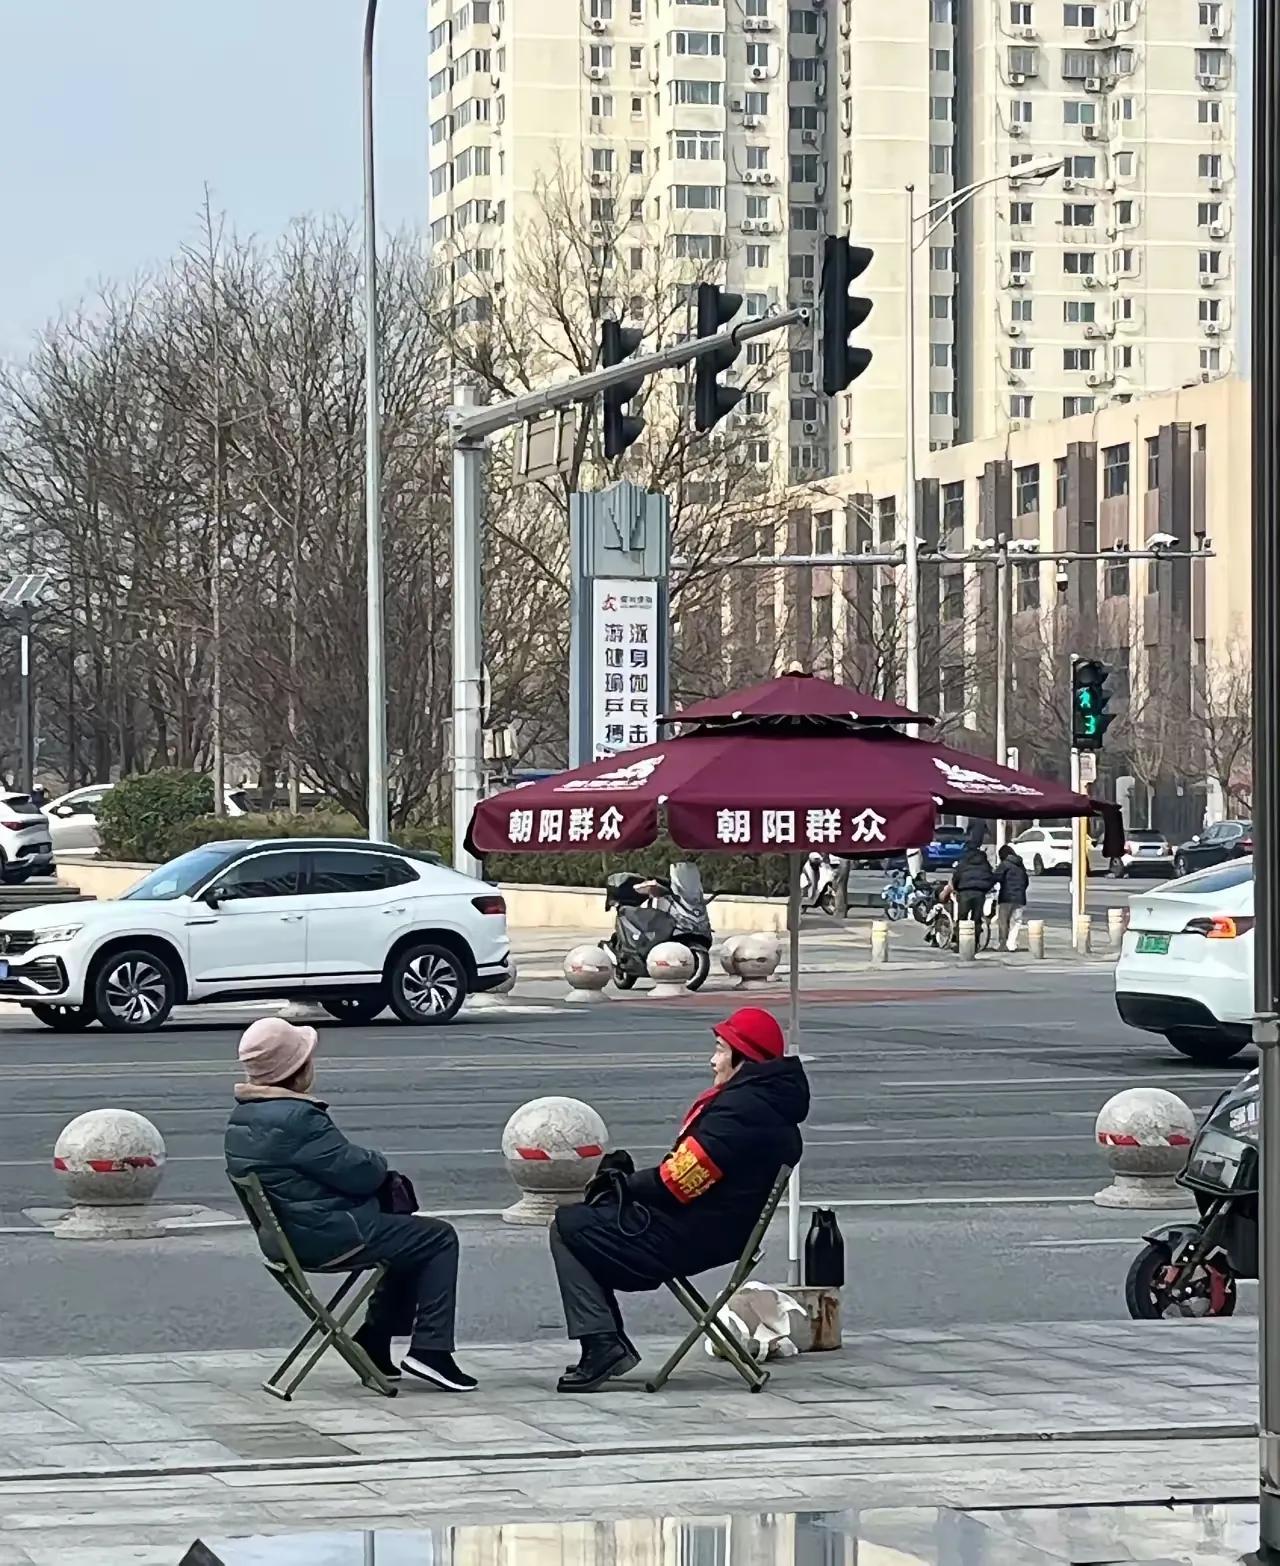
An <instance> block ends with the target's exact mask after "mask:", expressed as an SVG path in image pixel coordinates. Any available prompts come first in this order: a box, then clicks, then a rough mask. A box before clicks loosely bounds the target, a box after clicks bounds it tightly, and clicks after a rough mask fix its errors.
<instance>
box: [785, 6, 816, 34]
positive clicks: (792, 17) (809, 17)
mask: <svg viewBox="0 0 1280 1566" xmlns="http://www.w3.org/2000/svg"><path fill="white" fill-rule="evenodd" d="M787 31H788V32H789V33H799V34H800V35H802V36H805V37H810V38H814V37H816V36H817V33H818V13H817V12H816V11H813V10H809V11H792V12H790V13H789V14H788V16H787Z"/></svg>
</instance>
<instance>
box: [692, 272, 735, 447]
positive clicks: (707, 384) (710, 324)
mask: <svg viewBox="0 0 1280 1566" xmlns="http://www.w3.org/2000/svg"><path fill="white" fill-rule="evenodd" d="M741 309H742V295H741V294H730V293H726V292H725V290H724V289H723V288H721V287H720V286H719V285H718V284H716V283H699V284H698V336H699V337H714V336H715V335H716V333H717V332H719V331H721V330H722V329H723V328H724V327H726V326H728V324H729V322H730V321H732V320H733V318H734V316H735V315H737V313H738V311H739V310H741ZM741 352H742V349H741V348H717V349H715V350H714V352H712V353H704V354H702V355H701V357H700V358H698V359H697V360H696V361H695V364H694V372H693V427H694V429H696V430H701V431H702V432H703V433H704V434H705V432H706V431H707V430H709V429H714V427H715V426H716V425H717V424H719V422H720V420H721V419H723V418H724V416H725V414H726V413H732V412H733V410H734V409H735V408H736V407H737V406H738V404H739V403H740V402H741V401H742V399H743V397H745V396H746V391H745V390H744V389H743V388H742V387H741V386H721V384H720V376H721V375H723V373H724V372H725V371H726V370H727V369H728V368H729V366H730V365H731V364H732V363H733V361H734V360H735V359H736V358H737V357H738V355H739V354H740V353H741Z"/></svg>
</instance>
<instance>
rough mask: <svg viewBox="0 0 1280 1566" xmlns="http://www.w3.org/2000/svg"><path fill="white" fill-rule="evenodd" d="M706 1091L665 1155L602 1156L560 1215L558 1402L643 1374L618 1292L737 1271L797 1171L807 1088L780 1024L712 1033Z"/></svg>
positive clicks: (752, 1013)
mask: <svg viewBox="0 0 1280 1566" xmlns="http://www.w3.org/2000/svg"><path fill="white" fill-rule="evenodd" d="M712 1031H713V1033H714V1034H715V1037H716V1046H715V1052H714V1053H713V1055H712V1057H711V1071H712V1085H711V1087H710V1088H708V1090H707V1091H706V1092H705V1093H702V1094H700V1095H699V1097H698V1098H696V1099H695V1100H694V1102H693V1105H692V1107H691V1108H690V1110H689V1112H688V1114H687V1115H686V1116H685V1118H684V1121H683V1123H682V1124H681V1127H680V1131H679V1134H678V1136H677V1137H676V1141H675V1146H674V1147H673V1148H672V1150H671V1152H670V1153H668V1154H667V1156H666V1157H665V1158H664V1159H663V1160H662V1162H661V1163H660V1164H659V1165H658V1166H657V1167H656V1168H654V1169H641V1170H638V1171H637V1170H636V1169H635V1168H634V1166H633V1165H632V1164H631V1160H630V1158H628V1157H627V1155H626V1154H618V1153H614V1154H609V1155H607V1157H606V1161H605V1167H604V1168H603V1169H602V1172H601V1173H600V1174H598V1175H597V1176H596V1178H595V1179H594V1180H593V1181H592V1183H591V1185H590V1186H588V1188H587V1199H586V1201H585V1202H583V1203H581V1204H579V1205H574V1206H570V1207H562V1208H561V1209H560V1210H559V1212H558V1213H557V1214H556V1217H555V1220H554V1221H553V1223H552V1225H551V1256H552V1260H553V1261H554V1263H555V1269H556V1278H557V1281H558V1283H559V1285H560V1297H561V1300H562V1302H563V1305H564V1313H565V1323H566V1325H567V1327H568V1330H569V1336H570V1337H571V1338H576V1339H577V1340H578V1341H579V1343H580V1345H581V1349H582V1355H581V1359H580V1360H579V1362H578V1364H577V1365H576V1366H575V1367H574V1368H573V1369H572V1370H569V1371H566V1372H565V1374H564V1375H563V1376H562V1377H561V1378H560V1381H559V1383H558V1386H557V1390H558V1391H560V1392H594V1391H595V1390H596V1388H597V1387H600V1386H602V1385H603V1384H604V1383H605V1382H606V1381H610V1380H612V1379H613V1378H614V1377H616V1376H621V1375H624V1374H625V1373H626V1372H627V1371H628V1370H632V1369H634V1368H635V1366H636V1365H638V1364H639V1362H640V1356H639V1355H638V1354H637V1353H636V1351H635V1348H634V1346H633V1345H632V1343H631V1341H630V1340H629V1339H628V1337H627V1335H626V1332H625V1330H624V1328H623V1324H622V1314H621V1312H620V1310H619V1309H618V1302H617V1298H616V1292H617V1291H622V1292H624V1293H634V1292H643V1291H645V1290H649V1289H656V1288H658V1287H659V1286H660V1285H661V1284H663V1283H665V1282H666V1281H667V1280H668V1279H669V1278H674V1277H676V1276H688V1275H690V1274H693V1273H698V1272H705V1271H706V1270H707V1268H709V1267H720V1266H724V1265H726V1264H727V1263H729V1262H735V1261H737V1260H738V1258H739V1256H740V1255H741V1254H742V1248H743V1246H744V1245H745V1244H746V1243H747V1239H748V1236H749V1235H750V1234H751V1231H752V1229H753V1228H754V1227H755V1225H756V1223H757V1221H758V1220H759V1217H760V1213H761V1209H762V1208H763V1207H764V1204H765V1200H766V1198H767V1197H768V1195H769V1192H770V1190H771V1189H772V1187H773V1184H774V1181H775V1180H776V1179H777V1178H778V1172H779V1170H780V1169H781V1168H782V1167H783V1165H784V1164H785V1165H787V1166H789V1167H792V1168H794V1167H795V1165H796V1164H797V1163H798V1162H799V1159H800V1153H801V1150H802V1147H803V1143H802V1141H801V1137H800V1129H799V1127H800V1124H801V1122H802V1121H803V1120H804V1119H805V1117H806V1116H807V1115H808V1113H809V1083H808V1080H807V1078H806V1077H805V1074H804V1067H803V1066H802V1065H801V1064H800V1061H799V1058H798V1057H797V1056H795V1055H787V1054H786V1053H785V1050H786V1044H785V1041H784V1039H783V1036H782V1029H781V1028H780V1027H779V1026H778V1022H777V1019H776V1018H775V1017H774V1016H772V1015H771V1014H770V1013H769V1012H767V1011H762V1010H760V1008H759V1007H756V1006H745V1007H743V1008H742V1010H741V1011H736V1012H734V1014H733V1016H731V1017H729V1018H728V1019H727V1020H726V1021H724V1022H720V1023H717V1024H716V1026H715V1027H714V1028H713V1029H712Z"/></svg>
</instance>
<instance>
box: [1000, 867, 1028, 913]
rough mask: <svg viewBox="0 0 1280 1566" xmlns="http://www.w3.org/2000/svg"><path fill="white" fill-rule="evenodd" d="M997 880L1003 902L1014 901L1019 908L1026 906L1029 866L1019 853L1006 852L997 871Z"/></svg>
mask: <svg viewBox="0 0 1280 1566" xmlns="http://www.w3.org/2000/svg"><path fill="white" fill-rule="evenodd" d="M996 881H997V882H998V884H999V887H1000V901H1001V902H1002V903H1014V904H1015V905H1016V906H1017V907H1019V908H1025V907H1026V902H1027V887H1028V885H1029V879H1028V876H1027V867H1026V865H1024V864H1023V862H1022V861H1021V859H1019V858H1018V856H1017V854H1006V855H1005V857H1004V858H1003V859H1002V860H1001V861H1000V868H999V869H998V870H997V871H996Z"/></svg>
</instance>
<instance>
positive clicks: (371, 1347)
mask: <svg viewBox="0 0 1280 1566" xmlns="http://www.w3.org/2000/svg"><path fill="white" fill-rule="evenodd" d="M351 1337H352V1341H353V1342H356V1343H358V1344H359V1345H360V1347H361V1348H362V1349H363V1350H364V1351H365V1353H366V1354H367V1355H368V1356H369V1358H370V1359H371V1360H372V1361H373V1364H374V1368H375V1369H376V1370H380V1371H381V1372H382V1374H383V1375H384V1376H385V1377H386V1378H387V1380H388V1381H399V1379H400V1367H399V1365H397V1364H396V1362H395V1360H394V1359H392V1357H391V1339H390V1338H389V1337H384V1336H383V1335H382V1334H381V1333H379V1332H371V1331H370V1330H369V1324H368V1322H365V1324H364V1325H363V1326H362V1327H357V1328H356V1330H355V1331H354V1332H353V1333H352V1334H351Z"/></svg>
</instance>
